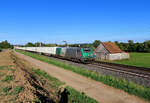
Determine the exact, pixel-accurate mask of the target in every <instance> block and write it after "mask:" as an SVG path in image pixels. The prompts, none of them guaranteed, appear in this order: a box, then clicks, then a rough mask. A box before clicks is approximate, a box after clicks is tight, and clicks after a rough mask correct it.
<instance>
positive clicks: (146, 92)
mask: <svg viewBox="0 0 150 103" xmlns="http://www.w3.org/2000/svg"><path fill="white" fill-rule="evenodd" d="M17 52H20V53H23V54H25V55H28V56H31V57H32V58H35V59H38V60H40V61H44V62H47V63H50V64H53V65H56V66H58V67H61V68H64V69H67V70H71V71H73V72H76V73H78V74H81V75H83V76H86V77H89V78H91V79H94V80H96V81H100V82H103V83H104V84H107V85H109V86H112V87H115V88H119V89H122V90H124V91H125V92H128V93H129V94H134V95H136V96H139V97H142V98H144V99H146V100H149V101H150V98H149V97H150V88H146V87H143V86H140V85H137V84H135V83H133V82H128V81H126V80H123V79H119V78H115V77H112V76H104V75H100V74H98V73H96V72H93V71H89V70H86V69H85V68H78V67H75V66H72V65H69V64H65V63H63V62H60V61H57V60H54V59H51V58H48V57H45V56H42V55H39V54H34V53H30V52H25V51H20V50H17Z"/></svg>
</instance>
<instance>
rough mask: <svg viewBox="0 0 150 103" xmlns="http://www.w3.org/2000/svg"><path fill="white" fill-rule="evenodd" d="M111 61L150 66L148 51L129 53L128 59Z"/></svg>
mask: <svg viewBox="0 0 150 103" xmlns="http://www.w3.org/2000/svg"><path fill="white" fill-rule="evenodd" d="M111 62H113V63H119V64H125V65H131V66H138V67H147V68H150V53H130V59H126V60H121V61H111Z"/></svg>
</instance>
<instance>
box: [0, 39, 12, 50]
mask: <svg viewBox="0 0 150 103" xmlns="http://www.w3.org/2000/svg"><path fill="white" fill-rule="evenodd" d="M0 48H2V49H7V48H13V46H12V45H11V44H10V43H8V41H7V40H5V41H2V42H1V43H0Z"/></svg>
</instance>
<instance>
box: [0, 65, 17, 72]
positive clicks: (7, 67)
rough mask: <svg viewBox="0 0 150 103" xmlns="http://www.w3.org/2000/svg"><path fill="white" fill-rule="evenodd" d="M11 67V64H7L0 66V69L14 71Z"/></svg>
mask: <svg viewBox="0 0 150 103" xmlns="http://www.w3.org/2000/svg"><path fill="white" fill-rule="evenodd" d="M11 67H12V65H8V66H0V70H9V71H15V69H12V68H11Z"/></svg>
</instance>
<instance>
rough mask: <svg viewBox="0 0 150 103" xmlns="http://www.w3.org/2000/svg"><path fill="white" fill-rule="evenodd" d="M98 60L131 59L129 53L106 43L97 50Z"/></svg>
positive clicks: (110, 43) (113, 44)
mask: <svg viewBox="0 0 150 103" xmlns="http://www.w3.org/2000/svg"><path fill="white" fill-rule="evenodd" d="M95 53H96V58H97V59H103V60H122V59H128V58H130V55H129V53H126V52H124V51H122V50H121V49H120V48H119V47H118V46H117V45H116V44H115V43H112V42H104V43H100V45H99V46H98V47H97V48H96V50H95Z"/></svg>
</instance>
